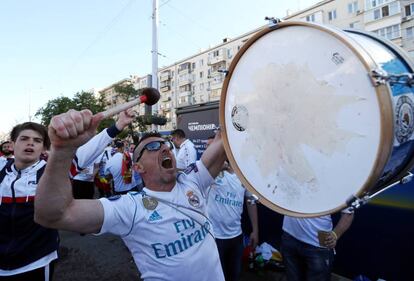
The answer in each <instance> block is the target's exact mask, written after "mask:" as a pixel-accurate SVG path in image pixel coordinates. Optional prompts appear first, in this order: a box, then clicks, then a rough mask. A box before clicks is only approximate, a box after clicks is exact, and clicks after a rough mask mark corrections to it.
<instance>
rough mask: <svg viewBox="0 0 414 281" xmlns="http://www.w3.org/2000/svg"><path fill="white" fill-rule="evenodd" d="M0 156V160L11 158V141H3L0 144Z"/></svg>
mask: <svg viewBox="0 0 414 281" xmlns="http://www.w3.org/2000/svg"><path fill="white" fill-rule="evenodd" d="M0 148H1V154H2V155H1V156H0V162H4V161H7V160H8V159H11V158H13V144H12V143H11V141H4V142H3V143H2V144H1V146H0Z"/></svg>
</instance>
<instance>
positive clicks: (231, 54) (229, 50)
mask: <svg viewBox="0 0 414 281" xmlns="http://www.w3.org/2000/svg"><path fill="white" fill-rule="evenodd" d="M232 56H233V53H232V50H231V49H227V57H228V58H229V59H231V58H232Z"/></svg>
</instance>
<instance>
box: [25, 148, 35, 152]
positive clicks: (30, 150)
mask: <svg viewBox="0 0 414 281" xmlns="http://www.w3.org/2000/svg"><path fill="white" fill-rule="evenodd" d="M24 152H29V153H32V152H34V150H33V149H31V148H26V149H25V150H24Z"/></svg>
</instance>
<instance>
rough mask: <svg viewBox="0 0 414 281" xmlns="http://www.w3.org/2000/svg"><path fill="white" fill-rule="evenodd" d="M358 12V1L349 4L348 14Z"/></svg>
mask: <svg viewBox="0 0 414 281" xmlns="http://www.w3.org/2000/svg"><path fill="white" fill-rule="evenodd" d="M357 11H358V1H354V2H351V3H348V14H353V13H356V12H357Z"/></svg>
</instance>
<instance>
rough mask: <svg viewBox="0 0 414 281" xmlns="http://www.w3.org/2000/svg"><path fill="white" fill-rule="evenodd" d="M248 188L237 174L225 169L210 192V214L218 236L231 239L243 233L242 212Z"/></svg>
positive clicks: (208, 206)
mask: <svg viewBox="0 0 414 281" xmlns="http://www.w3.org/2000/svg"><path fill="white" fill-rule="evenodd" d="M245 195H246V189H245V188H244V187H243V186H242V184H241V182H240V181H239V179H238V178H237V176H236V175H235V174H230V173H229V172H226V171H224V172H223V175H222V176H218V177H216V179H215V181H214V184H213V185H212V186H211V188H210V189H209V192H208V204H207V210H208V216H209V218H210V220H211V222H212V224H213V229H214V234H215V236H216V238H220V239H230V238H234V237H236V236H238V235H240V234H241V233H242V229H241V214H242V212H243V202H244V197H245Z"/></svg>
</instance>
